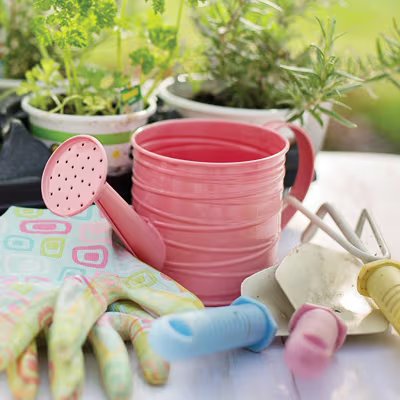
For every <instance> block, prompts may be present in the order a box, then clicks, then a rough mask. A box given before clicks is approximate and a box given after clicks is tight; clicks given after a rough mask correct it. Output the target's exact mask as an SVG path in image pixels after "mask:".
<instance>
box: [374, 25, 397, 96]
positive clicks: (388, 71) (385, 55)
mask: <svg viewBox="0 0 400 400" xmlns="http://www.w3.org/2000/svg"><path fill="white" fill-rule="evenodd" d="M376 53H377V69H378V72H377V74H376V75H375V76H374V77H373V78H372V79H373V80H377V79H381V78H386V79H387V80H389V82H390V83H392V84H393V85H394V86H395V87H397V88H398V89H400V28H399V26H398V24H397V22H396V20H395V19H394V20H393V34H392V35H382V36H381V37H379V38H378V39H377V40H376Z"/></svg>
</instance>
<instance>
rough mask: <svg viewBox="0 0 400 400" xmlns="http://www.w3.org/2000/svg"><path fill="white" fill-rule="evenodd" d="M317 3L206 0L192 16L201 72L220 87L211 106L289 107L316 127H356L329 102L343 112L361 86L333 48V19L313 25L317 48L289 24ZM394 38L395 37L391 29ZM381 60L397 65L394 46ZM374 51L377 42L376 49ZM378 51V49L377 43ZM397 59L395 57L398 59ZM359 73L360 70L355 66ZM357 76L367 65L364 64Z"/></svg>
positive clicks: (303, 0) (294, 115) (302, 0)
mask: <svg viewBox="0 0 400 400" xmlns="http://www.w3.org/2000/svg"><path fill="white" fill-rule="evenodd" d="M316 3H318V2H317V1H316V0H277V1H276V2H275V3H273V2H271V1H267V0H253V1H246V0H222V1H217V0H210V2H209V6H208V7H204V8H202V9H201V10H199V12H197V13H196V15H195V22H196V24H197V26H198V28H199V31H200V32H201V34H202V36H203V37H204V38H205V40H206V43H207V46H206V50H205V52H204V54H205V61H204V64H203V65H202V72H204V73H206V74H208V76H210V77H211V78H212V79H215V80H217V81H218V82H221V83H222V84H221V86H220V88H219V90H218V91H217V92H215V93H213V94H214V97H215V99H216V103H217V104H221V105H226V106H231V107H244V108H257V109H263V108H290V109H292V110H293V112H292V113H291V114H290V115H289V116H288V119H289V120H295V119H300V120H301V119H302V118H303V116H304V113H305V112H309V113H310V114H311V115H313V116H314V118H315V119H316V120H317V121H318V122H319V123H322V118H321V116H322V114H327V115H329V116H330V117H332V118H335V119H337V120H338V121H339V122H340V123H342V124H344V125H346V126H354V125H353V124H352V123H351V122H349V121H347V120H346V119H344V118H343V117H342V116H341V115H340V114H339V113H337V112H336V111H332V110H331V108H330V107H327V104H328V103H331V104H335V105H337V106H339V107H347V106H346V105H345V104H344V103H343V102H342V100H343V98H344V97H345V95H346V93H348V92H349V91H351V90H354V89H356V88H359V87H361V86H363V85H364V84H365V81H364V80H363V79H360V78H358V77H356V76H354V74H351V73H350V71H349V68H348V65H349V62H348V60H342V59H340V58H339V57H338V56H337V55H336V54H335V51H334V44H335V41H336V40H337V39H338V38H339V36H340V35H336V33H335V28H336V24H335V20H329V21H327V22H326V23H325V24H324V23H322V22H321V21H319V20H317V22H318V24H319V31H320V35H319V37H318V38H317V39H316V41H315V43H312V44H305V45H304V44H303V46H302V47H301V48H300V50H297V51H294V50H293V49H294V48H297V47H298V46H297V47H296V46H294V45H293V44H294V42H296V43H298V42H299V39H301V35H300V34H299V32H296V30H295V26H296V24H295V22H296V21H298V20H299V19H300V18H304V17H307V16H308V14H309V11H310V9H311V6H312V5H314V4H316ZM397 33H398V32H397ZM385 43H386V53H385V57H386V58H385V63H386V65H392V64H393V63H394V62H395V61H396V59H397V58H396V57H397V56H398V53H395V54H394V51H393V50H395V49H397V50H398V48H397V47H396V46H395V45H394V44H393V42H392V41H391V42H390V45H389V44H388V42H387V41H386V42H385ZM378 47H379V45H378ZM380 47H382V45H381V46H380ZM397 61H398V59H397ZM357 70H358V71H361V70H360V69H359V68H358V69H357ZM362 72H363V73H362V75H361V76H363V77H369V75H370V73H371V68H370V66H369V65H368V66H365V65H364V70H363V71H362Z"/></svg>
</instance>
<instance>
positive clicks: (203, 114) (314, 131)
mask: <svg viewBox="0 0 400 400" xmlns="http://www.w3.org/2000/svg"><path fill="white" fill-rule="evenodd" d="M191 79H192V80H193V78H191ZM194 79H195V80H198V81H202V88H203V89H205V90H207V88H210V89H212V88H213V87H214V88H215V85H216V83H215V82H213V81H207V80H204V78H202V77H201V76H197V77H196V76H195V78H194ZM158 96H159V97H160V98H161V99H162V100H163V101H164V102H165V103H166V104H168V105H169V106H171V107H172V108H174V109H175V110H177V111H178V112H179V113H181V114H182V115H183V116H184V117H186V118H221V119H229V120H231V121H232V120H233V121H241V122H250V123H254V124H260V125H263V124H265V123H267V122H269V121H274V120H285V119H286V117H287V116H288V114H289V112H290V110H288V109H269V110H260V109H250V108H233V107H223V106H215V105H212V104H206V103H201V102H199V101H194V100H191V98H192V97H193V84H192V83H191V81H189V80H188V78H187V75H179V76H178V77H177V78H167V79H166V80H164V81H163V82H162V83H161V85H160V87H159V90H158ZM325 106H326V105H325ZM328 107H329V106H328ZM322 119H323V121H324V125H323V126H321V125H319V124H318V122H317V121H316V120H315V119H314V118H312V117H311V116H310V115H309V114H306V115H305V118H304V125H303V127H304V129H305V130H306V132H308V134H309V135H310V137H311V140H312V142H313V145H314V149H315V151H316V152H318V151H319V150H320V149H321V147H322V145H323V142H324V139H325V134H326V129H327V127H328V123H329V117H328V116H326V115H324V116H323V117H322ZM281 133H282V134H283V135H284V136H286V137H287V138H288V139H289V140H292V139H293V135H292V133H291V132H290V131H289V130H287V129H284V130H282V131H281Z"/></svg>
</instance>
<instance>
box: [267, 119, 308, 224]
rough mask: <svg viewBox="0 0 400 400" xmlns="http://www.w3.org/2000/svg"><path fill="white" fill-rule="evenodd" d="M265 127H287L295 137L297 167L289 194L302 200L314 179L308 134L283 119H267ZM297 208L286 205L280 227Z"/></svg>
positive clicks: (289, 218) (286, 222)
mask: <svg viewBox="0 0 400 400" xmlns="http://www.w3.org/2000/svg"><path fill="white" fill-rule="evenodd" d="M264 126H265V127H266V128H270V129H279V128H282V127H288V128H290V129H291V130H292V132H293V133H294V135H295V137H296V142H297V146H298V149H299V168H298V171H297V174H296V180H295V182H294V185H293V186H292V188H291V189H290V195H291V196H294V197H296V198H297V199H298V200H300V201H303V199H304V197H306V194H307V192H308V189H309V187H310V185H311V182H312V181H313V179H314V158H315V154H314V148H313V145H312V142H311V140H310V138H309V135H308V134H307V133H306V131H305V130H304V129H302V128H300V127H299V126H297V125H295V124H290V123H286V122H284V121H269V122H267V123H266V124H264ZM296 211H297V209H296V208H295V207H293V206H290V205H287V206H286V208H285V209H284V210H283V212H282V220H281V228H282V229H283V228H284V227H285V226H286V225H287V224H288V222H289V221H290V220H291V218H292V217H293V216H294V214H295V213H296Z"/></svg>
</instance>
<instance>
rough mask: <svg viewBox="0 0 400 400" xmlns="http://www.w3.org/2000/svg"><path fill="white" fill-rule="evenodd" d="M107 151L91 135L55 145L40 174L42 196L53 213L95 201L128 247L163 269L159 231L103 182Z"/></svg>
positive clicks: (63, 213) (81, 207) (67, 214)
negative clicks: (56, 147) (58, 145)
mask: <svg viewBox="0 0 400 400" xmlns="http://www.w3.org/2000/svg"><path fill="white" fill-rule="evenodd" d="M106 176H107V154H106V152H105V150H104V148H103V146H102V145H101V143H100V142H99V141H98V140H97V139H95V138H94V137H91V136H85V135H79V136H74V137H72V138H70V139H68V140H67V141H65V142H64V143H62V144H61V145H60V147H58V149H57V150H56V151H55V152H54V153H53V155H52V156H51V157H50V159H49V160H48V162H47V164H46V167H45V169H44V172H43V176H42V196H43V200H44V202H45V204H46V206H47V208H48V209H49V210H51V211H52V212H53V213H54V214H56V215H59V216H63V217H70V216H73V215H75V214H78V213H80V212H82V211H84V210H85V209H86V208H87V207H89V206H90V205H92V204H93V202H95V203H96V204H97V206H98V207H99V208H100V210H101V211H102V213H103V215H104V216H105V217H106V218H107V219H108V221H109V222H110V223H111V225H112V227H113V229H114V231H115V233H116V234H117V235H118V236H119V238H120V239H121V241H122V242H123V244H124V245H125V246H126V247H127V249H128V250H129V251H130V252H131V253H133V254H134V255H135V256H136V257H138V258H139V259H140V260H142V261H143V262H145V263H147V264H149V265H151V266H152V267H154V268H157V269H160V270H161V269H162V267H163V265H164V262H165V254H166V247H165V244H164V242H163V239H162V237H161V236H160V234H159V233H158V231H157V230H156V229H155V228H154V227H153V226H152V225H151V224H150V223H148V222H146V221H145V220H144V219H143V218H141V217H140V216H139V215H138V214H136V212H135V211H134V210H133V208H132V207H131V206H130V205H129V204H128V203H126V202H125V200H124V199H122V197H120V195H119V194H118V193H117V192H116V191H115V190H114V189H113V188H112V187H111V186H110V185H109V184H108V183H107V182H106Z"/></svg>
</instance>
